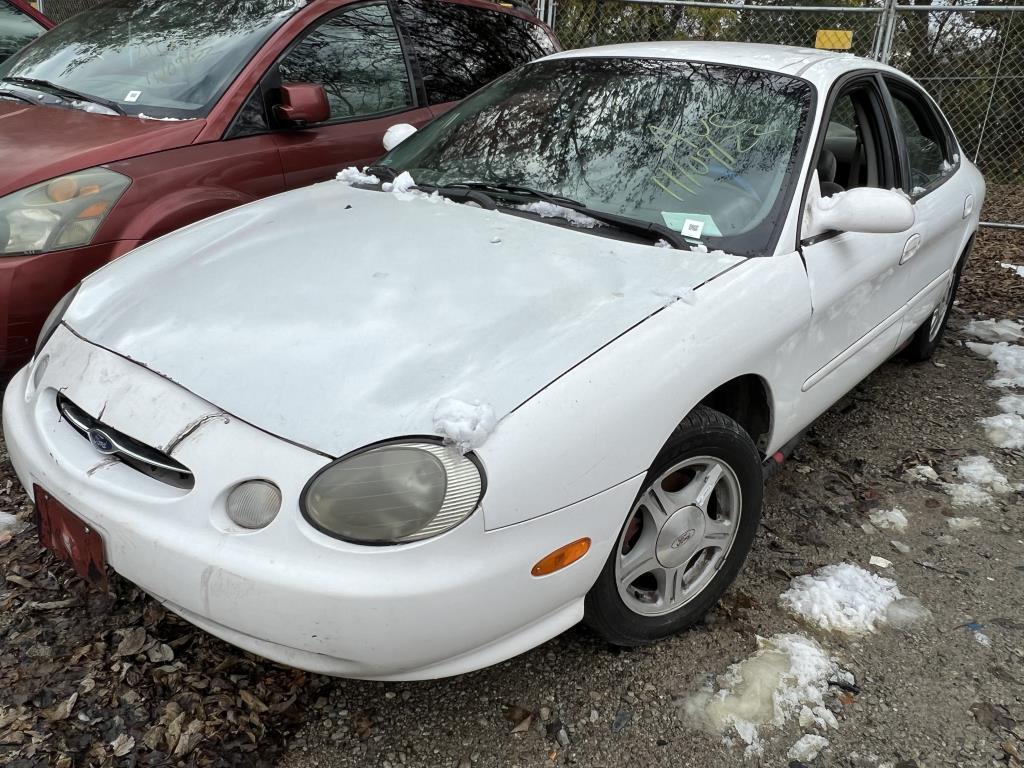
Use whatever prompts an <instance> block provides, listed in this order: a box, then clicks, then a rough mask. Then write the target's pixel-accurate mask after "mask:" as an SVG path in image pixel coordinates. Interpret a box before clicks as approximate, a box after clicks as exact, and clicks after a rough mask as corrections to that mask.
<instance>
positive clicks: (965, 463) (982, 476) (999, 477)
mask: <svg viewBox="0 0 1024 768" xmlns="http://www.w3.org/2000/svg"><path fill="white" fill-rule="evenodd" d="M956 473H957V474H958V475H960V477H962V478H963V479H964V480H966V481H967V482H968V483H973V484H974V485H984V486H987V487H988V488H989V490H991V491H992V492H993V493H997V494H999V495H1004V494H1007V493H1010V492H1012V491H1017V490H1021V488H1022V487H1024V486H1020V485H1013V484H1011V483H1010V482H1009V481H1008V480H1007V479H1006V475H1004V474H1003V473H1002V472H1000V471H999V470H998V469H996V468H995V465H994V464H993V463H992V462H991V461H990V460H989V459H988V458H986V457H985V456H968V457H967V458H966V459H962V460H961V461H960V462H959V463H958V464H957V465H956Z"/></svg>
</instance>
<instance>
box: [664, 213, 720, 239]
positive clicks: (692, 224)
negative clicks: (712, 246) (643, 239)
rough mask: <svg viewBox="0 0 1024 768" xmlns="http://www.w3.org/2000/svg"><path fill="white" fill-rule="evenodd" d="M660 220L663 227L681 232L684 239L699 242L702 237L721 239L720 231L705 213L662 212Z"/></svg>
mask: <svg viewBox="0 0 1024 768" xmlns="http://www.w3.org/2000/svg"><path fill="white" fill-rule="evenodd" d="M661 218H663V219H664V220H665V225H666V226H668V227H671V228H672V229H674V230H675V231H676V232H681V233H682V234H683V236H684V237H690V238H693V239H695V240H699V239H700V238H702V237H704V235H710V236H711V237H721V236H722V231H721V230H720V229H719V228H718V225H717V224H715V220H714V219H713V218H711V217H710V216H708V215H707V214H706V213H675V212H674V211H662V212H661Z"/></svg>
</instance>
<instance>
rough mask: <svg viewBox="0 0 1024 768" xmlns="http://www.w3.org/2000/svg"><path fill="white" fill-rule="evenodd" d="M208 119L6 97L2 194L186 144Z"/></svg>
mask: <svg viewBox="0 0 1024 768" xmlns="http://www.w3.org/2000/svg"><path fill="white" fill-rule="evenodd" d="M205 124H206V123H205V121H204V120H183V121H175V122H168V121H163V120H142V119H140V118H138V117H120V116H116V115H99V114H93V113H90V112H83V111H81V110H79V109H65V108H63V107H37V106H33V105H31V104H23V103H21V102H17V101H8V100H7V99H0V158H3V162H0V197H2V196H3V195H7V194H10V193H11V192H16V191H17V190H19V189H24V188H25V187H28V186H31V185H33V184H38V183H39V182H42V181H47V180H48V179H52V178H54V177H56V176H61V175H63V174H65V173H72V172H74V171H81V170H83V169H85V168H92V167H94V166H97V165H105V164H108V163H114V162H117V161H119V160H126V159H128V158H131V157H138V156H140V155H146V154H150V153H152V152H160V151H162V150H165V149H174V148H176V147H182V146H186V145H188V144H191V143H192V142H193V141H194V140H195V138H196V136H198V135H199V132H200V131H201V130H202V128H203V126H204V125H205Z"/></svg>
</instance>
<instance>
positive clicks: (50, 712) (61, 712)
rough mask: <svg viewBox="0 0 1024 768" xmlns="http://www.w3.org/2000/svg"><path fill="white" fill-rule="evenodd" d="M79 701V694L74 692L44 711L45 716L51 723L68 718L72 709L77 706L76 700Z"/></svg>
mask: <svg viewBox="0 0 1024 768" xmlns="http://www.w3.org/2000/svg"><path fill="white" fill-rule="evenodd" d="M77 701H78V694H77V693H72V694H71V695H70V696H68V698H66V699H65V700H64V701H62V702H61V703H60V704H58V705H56V706H55V707H50V708H49V709H47V710H44V711H43V717H45V718H46V719H47V720H49V721H50V722H51V723H55V722H59V721H60V720H67V719H68V717H69V716H70V715H71V710H73V709H74V708H75V702H77Z"/></svg>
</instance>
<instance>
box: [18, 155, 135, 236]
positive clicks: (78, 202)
mask: <svg viewBox="0 0 1024 768" xmlns="http://www.w3.org/2000/svg"><path fill="white" fill-rule="evenodd" d="M129 184H131V179H129V178H128V177H127V176H122V175H121V174H120V173H115V172H114V171H111V170H107V169H106V168H92V169H90V170H88V171H81V172H79V173H72V174H70V175H68V176H61V177H60V178H59V179H52V180H50V181H44V182H43V183H42V184H36V185H35V186H34V187H29V188H28V189H23V190H21V191H19V192H15V193H13V194H10V195H7V197H4V198H0V256H4V255H11V254H20V253H40V252H43V251H59V250H62V249H64V248H76V247H78V246H80V245H88V244H89V243H91V242H92V240H93V237H95V235H96V232H97V230H98V229H99V228H100V224H102V223H103V220H104V219H105V218H107V214H109V213H110V211H111V209H112V208H113V207H114V204H115V203H117V201H118V200H119V199H120V198H121V195H123V194H124V191H125V190H126V189H128V185H129Z"/></svg>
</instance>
